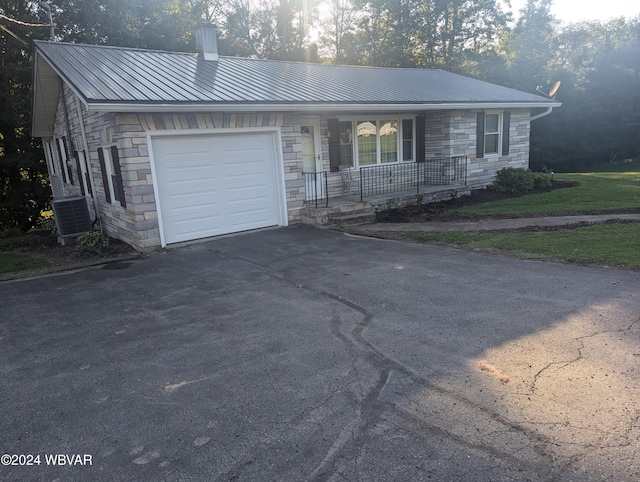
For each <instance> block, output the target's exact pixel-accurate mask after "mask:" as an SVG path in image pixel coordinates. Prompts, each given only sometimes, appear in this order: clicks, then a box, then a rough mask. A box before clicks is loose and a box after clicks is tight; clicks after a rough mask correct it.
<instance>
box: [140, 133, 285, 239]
mask: <svg viewBox="0 0 640 482" xmlns="http://www.w3.org/2000/svg"><path fill="white" fill-rule="evenodd" d="M278 140H279V135H278V133H277V132H275V131H248V132H246V131H234V132H229V129H227V130H225V132H224V133H199V134H192V133H189V134H186V135H179V134H175V135H162V136H151V137H150V142H149V145H150V146H151V152H150V155H151V158H152V172H153V176H154V185H155V197H156V203H157V207H158V219H159V225H160V237H161V241H162V245H163V246H165V245H167V244H171V243H178V242H182V241H190V240H193V239H200V238H206V237H209V236H218V235H221V234H229V233H235V232H240V231H247V230H250V229H257V228H264V227H267V226H277V225H286V224H287V215H286V207H285V195H284V172H283V168H282V162H281V160H280V155H279V150H278V149H277V145H278Z"/></svg>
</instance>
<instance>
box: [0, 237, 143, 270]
mask: <svg viewBox="0 0 640 482" xmlns="http://www.w3.org/2000/svg"><path fill="white" fill-rule="evenodd" d="M31 233H32V234H34V235H35V236H33V237H32V239H31V240H30V241H29V242H28V243H25V242H24V240H22V241H21V242H20V243H16V244H8V245H6V246H2V247H0V251H3V252H14V253H24V254H29V255H33V256H37V257H39V258H43V259H46V260H47V261H49V263H50V266H52V267H56V266H68V265H75V264H83V263H85V264H86V263H90V264H98V263H100V262H101V261H107V260H112V259H114V258H115V259H118V258H125V257H132V256H135V255H137V254H138V252H137V251H136V250H135V249H133V248H132V247H131V246H129V245H128V244H127V243H124V242H123V241H120V240H119V239H114V238H109V245H108V246H61V245H60V244H58V242H57V240H56V238H54V237H53V236H51V235H49V233H47V232H43V231H37V230H34V231H32V232H31Z"/></svg>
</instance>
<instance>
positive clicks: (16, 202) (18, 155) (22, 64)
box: [0, 0, 51, 231]
mask: <svg viewBox="0 0 640 482" xmlns="http://www.w3.org/2000/svg"><path fill="white" fill-rule="evenodd" d="M2 14H3V15H4V16H5V17H7V18H9V19H12V20H8V19H7V18H0V65H1V67H2V68H1V69H0V231H1V230H4V229H14V228H20V229H27V228H30V227H32V226H33V225H34V224H35V222H36V220H37V219H38V217H39V216H40V211H41V210H42V209H44V208H46V207H47V205H48V203H49V202H50V196H51V191H50V189H49V187H48V178H47V168H46V164H45V161H44V159H43V153H42V148H41V146H40V143H39V142H38V141H37V140H33V139H32V138H31V136H30V132H29V131H30V127H31V116H30V112H31V54H30V53H31V50H30V48H29V47H30V46H29V40H30V39H31V38H38V37H39V38H47V36H48V30H47V29H44V28H39V27H34V26H29V25H23V24H21V23H17V22H23V23H27V24H34V23H37V20H38V19H37V18H36V17H35V16H34V15H33V3H32V2H27V1H24V0H12V1H7V2H5V3H4V7H3V9H2Z"/></svg>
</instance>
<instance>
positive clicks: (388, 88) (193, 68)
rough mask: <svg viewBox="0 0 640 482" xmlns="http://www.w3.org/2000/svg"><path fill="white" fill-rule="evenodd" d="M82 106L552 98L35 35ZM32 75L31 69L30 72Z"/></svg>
mask: <svg viewBox="0 0 640 482" xmlns="http://www.w3.org/2000/svg"><path fill="white" fill-rule="evenodd" d="M35 45H36V53H38V54H40V55H41V56H42V57H43V58H44V59H45V60H46V61H47V63H48V64H49V65H50V66H51V67H52V68H53V69H54V70H55V71H56V72H57V74H58V75H60V76H61V77H62V78H63V79H64V80H65V81H66V82H67V83H68V84H69V86H70V87H71V88H72V89H73V90H74V91H75V92H76V94H77V95H78V96H79V97H80V98H81V100H82V101H83V102H84V103H85V104H87V106H88V107H89V108H91V107H92V106H93V107H94V108H95V107H96V106H102V107H103V108H105V107H106V105H109V106H110V109H112V110H117V109H116V107H118V106H119V108H120V109H123V108H125V106H127V105H135V106H136V108H140V106H148V107H152V106H156V107H158V106H186V105H192V106H194V105H197V106H201V107H203V108H204V107H208V108H209V109H210V108H212V107H214V106H220V107H223V106H224V107H229V106H245V107H249V106H252V107H257V106H261V105H262V106H264V107H268V106H271V107H273V106H276V105H277V106H279V108H286V107H295V106H296V105H299V106H303V105H304V106H307V107H309V106H310V105H314V106H316V107H322V106H327V105H331V106H343V108H346V107H347V106H351V107H352V108H357V107H358V106H363V105H379V106H380V107H383V106H384V105H387V106H398V105H406V106H415V107H417V105H423V106H429V105H433V106H437V105H448V106H449V108H454V107H455V106H454V105H451V104H461V105H467V104H479V105H481V106H483V107H487V106H489V105H491V104H496V106H497V105H504V104H508V105H510V106H511V105H523V106H526V107H534V106H540V107H548V106H558V105H560V104H559V103H557V102H556V101H553V100H551V99H548V98H545V97H542V96H540V95H536V94H529V93H526V92H521V91H518V90H514V89H509V88H506V87H502V86H499V85H495V84H491V83H488V82H483V81H480V80H476V79H472V78H469V77H464V76H462V75H457V74H452V73H449V72H445V71H442V70H425V69H394V68H373V67H354V66H335V65H324V64H306V63H298V62H282V61H271V60H257V59H247V58H237V57H220V58H219V60H218V61H210V60H203V59H201V58H199V57H198V56H197V54H189V53H173V52H161V51H150V50H140V49H131V48H119V47H105V46H96V45H82V44H69V43H61V42H43V41H36V42H35ZM36 75H37V73H36Z"/></svg>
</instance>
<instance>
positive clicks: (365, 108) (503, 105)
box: [86, 101, 562, 113]
mask: <svg viewBox="0 0 640 482" xmlns="http://www.w3.org/2000/svg"><path fill="white" fill-rule="evenodd" d="M86 105H87V108H88V109H89V110H90V111H94V112H149V113H154V112H156V113H157V112H184V113H189V112H212V111H225V112H274V111H277V112H281V111H284V112H295V111H301V112H415V111H426V110H467V109H534V108H547V107H560V106H561V105H562V103H560V102H557V101H542V102H509V101H507V102H451V103H393V104H384V103H382V104H378V103H362V104H360V103H351V104H349V103H313V102H306V103H227V102H215V103H123V102H91V101H89V102H87V104H86Z"/></svg>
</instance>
